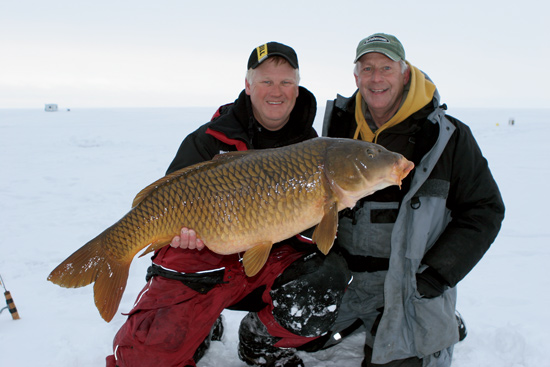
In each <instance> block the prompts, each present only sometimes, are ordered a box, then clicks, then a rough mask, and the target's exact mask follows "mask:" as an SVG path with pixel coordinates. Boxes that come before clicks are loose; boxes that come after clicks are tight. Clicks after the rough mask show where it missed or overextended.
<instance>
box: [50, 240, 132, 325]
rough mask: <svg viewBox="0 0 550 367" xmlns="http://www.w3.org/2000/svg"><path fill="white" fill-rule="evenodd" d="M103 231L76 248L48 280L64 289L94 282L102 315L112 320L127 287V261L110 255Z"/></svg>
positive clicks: (98, 307)
mask: <svg viewBox="0 0 550 367" xmlns="http://www.w3.org/2000/svg"><path fill="white" fill-rule="evenodd" d="M104 238H105V232H103V233H102V234H100V235H99V236H97V237H96V238H94V239H93V240H91V241H90V242H88V243H87V244H85V245H84V246H82V247H81V248H80V249H78V250H77V251H75V252H74V253H73V254H72V255H71V256H69V257H68V258H67V259H66V260H65V261H63V262H62V263H61V264H59V265H58V266H57V267H56V268H55V269H54V270H53V271H52V272H51V273H50V275H49V276H48V280H49V281H51V282H53V283H54V284H57V285H59V286H61V287H65V288H79V287H84V286H86V285H88V284H91V283H93V282H95V284H94V301H95V305H96V307H97V309H98V310H99V313H100V315H101V317H102V318H103V319H104V320H105V321H107V322H109V321H111V320H112V319H113V317H114V315H115V313H116V311H117V309H118V306H119V304H120V300H121V299H122V294H123V293H124V289H125V288H126V282H127V280H128V272H129V269H130V263H131V260H132V259H131V257H130V259H129V261H124V259H122V260H121V259H116V258H113V257H111V256H109V253H108V252H107V251H105V245H104Z"/></svg>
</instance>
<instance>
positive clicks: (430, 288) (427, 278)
mask: <svg viewBox="0 0 550 367" xmlns="http://www.w3.org/2000/svg"><path fill="white" fill-rule="evenodd" d="M447 287H448V285H447V282H446V281H445V279H443V277H442V276H441V275H439V273H438V272H437V271H435V270H434V269H432V268H430V267H427V268H426V269H425V270H424V271H423V272H422V273H416V289H417V290H418V293H420V295H421V296H422V297H425V298H435V297H439V296H441V295H442V294H443V292H444V291H445V289H447Z"/></svg>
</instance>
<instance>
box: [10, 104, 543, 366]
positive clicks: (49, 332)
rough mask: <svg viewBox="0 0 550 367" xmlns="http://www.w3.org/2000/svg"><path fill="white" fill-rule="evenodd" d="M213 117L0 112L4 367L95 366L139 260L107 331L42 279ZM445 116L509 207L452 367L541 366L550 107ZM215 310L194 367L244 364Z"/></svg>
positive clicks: (127, 302) (325, 357) (359, 345)
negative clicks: (459, 124)
mask: <svg viewBox="0 0 550 367" xmlns="http://www.w3.org/2000/svg"><path fill="white" fill-rule="evenodd" d="M214 111H215V108H214V107H213V108H174V109H145V108H144V109H72V110H71V111H70V112H69V111H67V110H66V109H63V108H60V111H58V112H45V111H43V110H42V109H35V110H12V109H0V177H1V179H0V218H1V220H0V274H1V275H2V277H3V279H4V282H5V285H6V287H7V289H8V290H9V291H11V294H12V296H13V299H14V301H15V305H16V306H17V309H18V311H19V315H20V316H21V319H20V320H17V321H14V320H12V318H11V316H10V314H9V313H8V312H7V311H6V310H4V312H2V313H1V314H0V364H1V365H3V366H12V367H21V366H24V367H27V366H80V367H88V366H94V367H95V366H102V365H104V364H105V362H104V360H105V356H107V355H108V354H110V353H111V342H112V339H113V336H114V335H115V333H116V332H117V330H118V329H119V327H120V326H121V325H122V323H123V322H124V320H125V317H124V316H122V315H121V314H120V313H121V312H126V311H128V310H129V309H130V308H131V307H132V304H133V302H134V300H135V298H136V295H137V294H138V292H139V291H140V290H141V288H142V286H143V285H144V283H145V280H144V276H145V270H146V268H147V267H148V266H149V263H150V261H149V257H148V256H147V257H145V258H141V259H135V260H134V263H133V265H132V267H131V270H130V276H129V279H128V286H127V288H126V293H125V294H124V297H123V299H122V302H121V305H120V308H119V311H118V314H117V315H116V316H115V318H114V319H113V321H112V322H111V323H106V322H104V321H103V319H101V317H100V316H99V313H98V312H97V310H96V308H95V306H94V303H93V296H92V292H93V290H92V286H87V287H84V288H79V289H64V288H61V287H58V286H57V285H54V284H52V283H50V282H48V281H46V278H47V276H48V274H49V273H50V271H51V270H53V269H54V267H55V266H57V265H58V264H59V263H60V262H61V261H62V260H64V259H65V258H66V257H67V256H69V255H70V254H71V253H72V252H73V251H75V250H76V249H78V248H79V247H81V246H82V245H83V244H84V243H86V242H87V241H88V240H90V239H91V238H93V237H95V236H96V235H97V234H98V233H100V232H101V231H102V230H103V229H105V228H107V227H108V226H110V225H111V224H113V223H114V222H115V221H117V220H118V219H119V218H120V217H121V216H122V215H124V214H125V213H126V212H127V211H128V210H129V208H130V204H131V202H132V200H133V197H134V195H135V194H136V193H137V192H138V191H139V190H141V189H142V188H143V187H145V186H146V185H148V184H149V183H151V182H152V181H154V180H156V179H157V178H159V177H161V176H162V175H163V174H164V171H165V169H166V168H167V166H168V164H169V163H170V161H171V160H172V158H173V156H174V155H175V153H176V150H177V149H178V147H179V144H180V142H181V141H182V140H183V138H184V137H185V136H186V135H187V134H188V133H189V132H191V131H192V130H194V129H195V128H196V127H197V126H199V125H200V124H202V123H204V122H206V121H208V120H209V119H210V116H211V115H212V113H213V112H214ZM449 113H450V114H453V115H455V116H456V117H458V118H459V119H461V120H462V121H464V122H466V123H468V124H469V125H470V126H471V127H472V130H473V131H474V133H475V135H476V137H477V140H478V142H479V144H480V146H481V148H482V150H483V152H484V154H485V156H486V157H487V158H488V160H489V163H490V167H491V169H492V172H493V175H494V176H495V178H496V180H497V182H498V183H499V186H500V188H501V191H502V195H503V197H504V201H505V204H506V208H507V211H506V219H505V221H504V223H503V227H502V230H501V232H500V235H499V237H498V238H497V240H496V242H495V243H494V244H493V246H492V247H491V249H490V250H489V252H488V253H487V254H486V256H485V257H484V258H483V259H482V261H481V262H480V263H479V264H478V266H477V267H476V268H475V269H474V270H473V271H472V272H471V273H470V274H469V275H468V276H467V277H466V278H465V279H464V280H463V281H462V282H461V283H460V284H459V304H458V309H459V311H460V312H461V313H462V315H463V317H464V319H465V321H466V324H467V327H468V337H467V338H466V340H465V341H464V342H462V343H459V344H458V345H457V346H456V348H455V355H454V363H453V366H454V367H466V366H468V367H469V366H476V367H477V366H499V367H508V366H509V367H520V366H531V367H540V366H550V359H549V358H548V352H547V351H548V350H549V348H548V347H549V346H550V342H549V341H550V331H549V329H550V316H549V314H550V313H549V312H548V309H549V308H550V307H549V306H550V292H549V290H550V281H549V275H550V271H549V269H548V268H549V265H550V246H549V245H548V244H549V242H550V226H548V224H545V223H547V220H548V214H547V213H548V205H549V202H548V195H547V190H546V187H547V184H548V179H549V177H550V160H549V156H550V154H549V153H550V145H549V144H548V136H550V124H549V123H548V121H547V119H548V118H547V116H549V113H550V110H511V109H510V110H480V109H476V110H468V109H457V110H450V111H449ZM322 114H323V111H322V110H321V111H319V113H318V119H317V122H316V128H317V131H321V129H320V127H321V126H320V121H321V120H322ZM509 118H515V125H514V126H509V125H508V120H509ZM545 213H546V214H545ZM1 305H2V306H3V303H1ZM224 315H225V320H226V323H225V326H226V333H225V335H224V338H223V340H222V341H220V342H213V343H212V346H211V349H210V350H209V351H208V353H207V355H206V356H205V357H204V358H203V360H201V361H200V363H199V366H200V367H207V366H208V367H210V366H212V367H219V366H221V365H223V366H225V367H236V366H244V363H242V362H241V361H240V360H239V359H238V357H237V328H238V325H239V321H240V319H241V318H242V317H243V316H244V313H242V312H227V311H225V312H224ZM363 336H364V335H362V334H356V335H354V336H352V337H350V338H349V339H347V340H346V341H344V342H343V343H342V344H340V345H338V346H336V347H334V348H331V349H328V350H326V351H321V352H317V353H314V354H303V355H302V356H303V359H304V361H305V364H306V366H308V367H310V366H321V367H323V366H325V367H330V366H335V367H336V366H338V367H342V366H360V363H361V360H362V349H363ZM222 360H223V363H222V364H220V361H222Z"/></svg>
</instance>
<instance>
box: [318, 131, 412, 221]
mask: <svg viewBox="0 0 550 367" xmlns="http://www.w3.org/2000/svg"><path fill="white" fill-rule="evenodd" d="M413 168H414V163H413V162H411V161H409V160H407V159H406V158H405V157H403V155H401V154H399V153H395V152H392V151H389V150H388V149H386V148H384V147H383V146H381V145H378V144H375V143H369V142H365V141H360V140H352V139H335V141H334V143H332V144H331V145H330V146H329V147H328V148H327V157H326V165H325V169H326V171H325V172H326V175H327V178H328V180H329V183H330V185H331V188H332V191H333V192H334V193H335V194H336V196H337V198H338V200H337V201H338V205H339V207H338V209H339V210H341V209H343V208H345V207H348V208H351V207H353V206H355V203H356V202H357V200H359V199H361V198H363V197H365V196H368V195H370V194H372V193H374V192H376V191H378V190H381V189H384V188H386V187H388V186H392V185H398V186H399V187H401V183H402V181H403V179H404V178H405V177H407V175H408V174H409V173H410V172H411V171H412V169H413Z"/></svg>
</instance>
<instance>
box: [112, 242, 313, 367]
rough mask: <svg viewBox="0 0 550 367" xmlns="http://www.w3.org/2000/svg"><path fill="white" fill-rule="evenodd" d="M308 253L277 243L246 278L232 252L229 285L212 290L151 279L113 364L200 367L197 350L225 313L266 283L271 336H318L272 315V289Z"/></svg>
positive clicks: (300, 340)
mask: <svg viewBox="0 0 550 367" xmlns="http://www.w3.org/2000/svg"><path fill="white" fill-rule="evenodd" d="M203 251H205V250H203ZM303 255H304V253H303V252H298V251H297V250H295V249H294V248H292V247H291V246H288V245H284V246H281V247H276V248H274V249H273V250H272V251H271V254H270V256H269V258H268V260H267V262H266V264H265V266H264V267H263V269H262V270H261V271H260V272H259V273H258V274H257V275H255V276H254V277H247V276H246V274H245V273H244V269H243V267H242V265H241V263H240V262H239V258H238V256H236V255H235V256H232V255H228V256H226V257H225V258H226V260H224V261H225V264H224V266H225V275H224V283H223V284H218V285H216V286H215V287H214V288H213V289H211V290H210V291H209V292H208V293H206V294H201V293H199V292H196V291H194V290H192V289H191V288H189V287H187V286H186V285H184V284H183V283H182V282H180V281H179V280H173V279H167V278H164V277H161V276H155V277H153V278H151V280H150V281H149V282H148V283H147V284H146V285H145V287H144V288H143V290H142V291H141V293H140V294H139V295H138V298H137V301H136V304H135V306H134V308H133V309H132V310H131V312H130V313H129V314H128V319H127V321H126V322H125V323H124V324H123V325H122V327H121V329H120V330H119V331H118V333H117V334H116V336H115V338H114V341H113V350H114V354H113V355H110V356H108V357H107V367H114V366H115V365H116V366H118V367H136V366H139V367H148V366H151V367H160V366H162V367H171V366H174V367H175V366H178V367H183V366H195V362H194V361H193V354H194V353H195V351H196V349H197V348H198V346H199V345H200V344H201V343H202V341H203V340H204V339H205V338H206V337H207V336H208V334H209V333H210V329H211V327H212V325H213V324H214V322H215V321H216V319H217V318H218V316H219V315H220V314H221V312H222V311H223V310H224V309H225V308H226V307H230V306H232V305H234V304H235V303H237V302H239V301H240V300H242V299H243V298H244V297H245V296H246V295H248V294H250V293H251V292H252V291H253V290H255V289H257V288H258V287H260V286H264V285H265V286H266V290H265V291H264V293H263V295H262V300H263V301H264V302H265V303H267V304H268V305H270V306H271V307H269V306H268V307H265V308H264V309H263V310H262V311H260V313H259V316H260V318H261V320H262V321H263V322H264V324H265V325H266V326H267V328H268V331H269V332H270V334H271V335H273V336H277V337H282V338H283V339H282V340H281V342H283V344H284V345H285V346H287V347H292V346H295V347H297V346H300V345H302V344H305V343H306V342H308V341H310V340H312V339H315V338H308V337H300V336H297V335H295V334H292V333H290V332H289V331H287V330H286V329H284V328H282V327H281V326H280V325H278V324H277V322H276V321H275V320H274V318H273V315H272V313H271V310H272V309H273V307H272V302H271V297H270V293H269V291H270V290H271V286H272V285H273V282H274V281H275V279H276V278H277V277H278V276H279V275H280V274H281V273H282V272H283V270H284V269H285V268H286V267H288V266H289V265H290V264H292V263H293V262H294V261H295V260H297V259H299V258H300V257H302V256H303ZM230 256H231V258H230ZM227 259H230V260H229V261H228V260H227Z"/></svg>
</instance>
